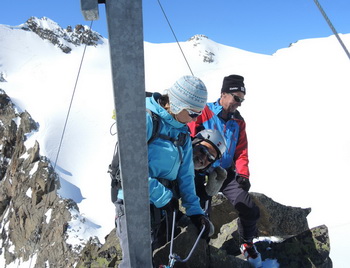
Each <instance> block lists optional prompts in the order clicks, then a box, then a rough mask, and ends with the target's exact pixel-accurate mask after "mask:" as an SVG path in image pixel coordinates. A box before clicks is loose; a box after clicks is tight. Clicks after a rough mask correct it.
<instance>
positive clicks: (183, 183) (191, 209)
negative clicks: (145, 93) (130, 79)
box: [118, 93, 204, 216]
mask: <svg viewBox="0 0 350 268" xmlns="http://www.w3.org/2000/svg"><path fill="white" fill-rule="evenodd" d="M159 96H160V94H159V93H155V94H153V96H152V97H148V98H146V108H148V109H150V110H151V111H152V112H154V113H156V114H158V115H159V116H160V118H161V120H160V134H164V135H167V136H170V137H172V138H175V139H176V138H177V137H178V135H179V134H180V133H189V130H188V127H187V126H186V124H182V123H180V122H178V121H177V120H175V119H174V118H173V117H172V116H171V115H170V114H169V113H168V112H167V111H166V110H165V109H164V108H163V107H162V106H160V105H159V104H158V102H157V99H158V98H159ZM146 127H147V139H148V140H149V139H150V137H151V135H152V128H153V122H152V117H151V115H150V114H149V113H147V112H146ZM179 150H181V154H182V158H183V159H182V162H181V161H180V154H179ZM148 169H149V174H148V176H149V177H148V181H149V196H150V203H151V204H154V205H155V206H156V207H158V208H160V207H163V206H164V205H166V204H167V203H168V202H169V201H170V200H171V198H172V196H173V193H172V192H171V190H169V189H168V188H166V187H164V186H163V185H162V184H161V183H160V182H159V181H158V180H157V179H156V178H162V179H167V180H170V181H174V180H177V183H178V186H179V190H180V196H181V201H182V205H183V206H184V207H185V209H186V214H187V215H188V216H191V215H195V214H204V212H203V210H202V208H201V207H200V204H199V198H198V196H197V195H196V192H195V184H194V166H193V159H192V143H191V137H190V135H189V134H188V135H187V138H186V142H185V144H184V145H183V146H182V147H181V146H180V147H179V149H178V148H177V147H176V146H175V145H174V144H173V142H171V141H169V140H165V139H162V138H156V139H155V140H154V141H153V142H151V143H150V144H149V145H148ZM118 198H120V199H123V198H122V190H120V191H119V193H118Z"/></svg>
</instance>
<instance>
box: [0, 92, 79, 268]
mask: <svg viewBox="0 0 350 268" xmlns="http://www.w3.org/2000/svg"><path fill="white" fill-rule="evenodd" d="M37 130H38V124H37V123H36V122H35V121H34V120H33V119H32V118H31V116H30V114H29V113H28V112H27V111H25V112H19V111H17V109H16V107H15V106H14V105H13V103H12V102H11V100H10V98H9V97H8V96H7V95H6V93H5V92H4V91H3V90H1V89H0V150H1V151H0V170H1V171H0V232H1V236H0V247H1V251H0V254H4V258H5V260H6V264H9V263H12V262H14V261H16V262H17V264H18V265H19V266H21V263H23V262H27V261H30V260H34V262H33V263H34V264H35V266H33V267H46V264H49V266H50V267H74V265H73V264H74V263H75V262H76V261H77V260H78V258H79V255H78V253H79V252H75V251H74V250H73V249H72V248H71V245H69V244H67V243H66V241H65V240H66V238H67V234H66V228H67V223H68V222H69V220H70V219H71V213H70V212H69V209H78V208H77V207H76V204H75V203H74V202H72V201H71V200H64V199H61V198H59V196H58V195H57V192H56V191H57V189H58V187H59V181H58V177H57V175H56V174H55V172H54V170H53V167H52V166H51V164H50V161H49V160H48V159H46V158H45V157H43V156H40V146H39V144H38V143H37V142H36V143H35V144H34V146H33V147H31V148H26V146H25V142H26V135H27V134H29V133H31V132H33V131H37ZM45 263H46V264H45Z"/></svg>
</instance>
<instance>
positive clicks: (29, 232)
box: [0, 89, 332, 268]
mask: <svg viewBox="0 0 350 268" xmlns="http://www.w3.org/2000/svg"><path fill="white" fill-rule="evenodd" d="M37 131H40V127H39V125H38V123H36V122H35V120H34V119H33V118H31V116H30V114H29V112H27V111H24V112H21V111H20V109H18V107H16V106H15V105H14V104H13V102H12V101H11V99H10V97H9V96H8V95H7V94H6V93H5V92H4V91H3V90H2V89H0V233H1V235H0V255H2V257H3V259H5V260H6V264H7V265H9V264H11V263H14V262H16V263H17V264H18V266H19V267H21V263H24V262H28V261H31V262H32V263H33V266H32V267H116V266H117V264H118V263H119V262H120V260H121V251H120V247H119V242H118V239H117V238H116V235H115V230H111V232H110V233H109V234H106V241H105V242H104V243H102V242H101V241H99V240H98V239H97V238H96V237H90V239H89V240H88V241H85V240H84V239H82V238H80V237H79V236H76V237H75V238H76V239H77V240H79V239H80V242H81V243H80V244H79V245H78V244H73V243H72V242H71V240H70V239H69V237H70V236H71V231H72V227H71V222H72V220H74V219H77V218H78V219H82V220H83V217H82V216H81V215H79V208H78V206H77V204H76V203H75V202H73V201H72V200H69V199H63V198H61V197H60V196H59V195H58V194H57V190H58V189H59V187H60V181H59V177H58V175H57V174H56V173H55V170H54V167H53V165H52V164H51V161H50V159H47V158H46V157H45V156H43V155H41V154H40V144H38V143H37V142H35V143H34V144H28V143H27V140H28V137H29V135H31V134H32V133H34V132H37ZM106 192H109V189H106ZM252 196H253V197H254V199H255V202H256V203H257V204H258V205H259V207H260V209H261V219H260V221H259V230H260V234H259V235H260V237H261V239H260V241H259V242H257V243H256V246H257V248H258V250H259V251H260V252H261V254H262V259H263V260H264V261H265V262H271V263H274V265H275V266H273V267H278V266H276V265H277V263H278V264H279V267H322V268H325V267H332V261H331V259H330V258H329V252H330V242H329V236H328V229H327V227H326V226H324V225H323V226H318V227H315V228H312V229H311V230H310V229H309V227H308V223H307V215H308V214H309V213H310V211H311V209H310V208H297V207H290V206H284V205H282V204H279V203H276V202H275V201H273V200H272V199H270V198H269V197H267V196H265V195H263V194H259V193H252ZM111 213H113V212H112V211H111ZM211 219H212V222H213V224H214V225H215V230H216V232H215V234H214V236H213V237H212V239H211V240H210V242H209V244H208V243H206V241H204V240H200V242H199V244H198V245H197V247H196V249H195V251H194V253H193V255H192V256H191V258H190V259H189V260H188V261H187V262H184V263H180V262H177V263H176V264H175V267H191V268H196V267H214V268H219V267H220V268H225V267H249V264H248V263H247V262H246V261H245V260H243V259H242V257H241V255H240V254H239V248H238V247H239V244H238V236H237V222H236V221H237V214H236V213H235V211H233V210H232V208H231V205H230V204H229V203H228V202H227V200H226V199H225V198H223V197H222V196H220V195H219V196H217V197H216V198H215V199H214V200H213V208H212V213H211ZM179 228H180V229H179V230H180V233H179V234H178V235H177V236H176V238H175V239H174V248H173V252H174V253H176V254H177V255H179V256H180V257H181V258H185V257H186V256H187V255H188V253H189V250H190V249H191V247H192V245H193V243H194V240H195V238H196V235H197V233H196V230H195V228H194V226H192V225H191V224H190V223H189V221H187V220H186V218H185V219H184V220H183V221H182V224H181V225H180V226H179ZM264 237H265V238H266V239H262V238H264ZM169 252H170V246H169V243H168V244H166V245H165V246H163V247H162V248H159V249H157V250H156V251H155V252H154V260H155V263H156V264H157V265H158V264H167V263H168V256H169Z"/></svg>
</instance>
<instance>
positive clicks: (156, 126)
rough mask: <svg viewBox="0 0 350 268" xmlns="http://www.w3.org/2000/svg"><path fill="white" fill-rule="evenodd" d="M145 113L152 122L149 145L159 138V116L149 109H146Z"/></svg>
mask: <svg viewBox="0 0 350 268" xmlns="http://www.w3.org/2000/svg"><path fill="white" fill-rule="evenodd" d="M146 111H147V112H148V113H149V114H150V115H151V117H152V122H153V129H152V135H151V137H150V138H149V140H148V142H147V144H150V143H151V142H153V141H154V140H155V139H156V138H157V137H159V132H160V118H159V115H158V114H156V113H154V112H152V111H151V110H150V109H148V108H147V109H146Z"/></svg>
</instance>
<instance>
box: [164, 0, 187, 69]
mask: <svg viewBox="0 0 350 268" xmlns="http://www.w3.org/2000/svg"><path fill="white" fill-rule="evenodd" d="M158 4H159V6H160V8H161V10H162V12H163V15H164V17H165V19H166V21H167V22H168V25H169V27H170V30H171V32H172V33H173V35H174V38H175V40H176V43H177V45H178V46H179V48H180V51H181V53H182V56H183V57H184V59H185V61H186V64H187V66H188V68H189V69H190V72H191V74H192V75H193V72H192V69H191V67H190V64H189V63H188V61H187V58H186V56H185V53H184V52H183V51H182V48H181V46H180V43H179V41H178V40H177V37H176V34H175V32H174V30H173V27H171V24H170V21H169V20H168V17H167V15H166V14H165V11H164V9H163V6H162V4H161V3H160V0H158Z"/></svg>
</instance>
